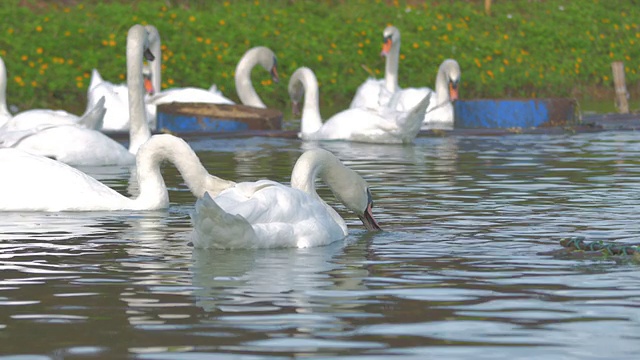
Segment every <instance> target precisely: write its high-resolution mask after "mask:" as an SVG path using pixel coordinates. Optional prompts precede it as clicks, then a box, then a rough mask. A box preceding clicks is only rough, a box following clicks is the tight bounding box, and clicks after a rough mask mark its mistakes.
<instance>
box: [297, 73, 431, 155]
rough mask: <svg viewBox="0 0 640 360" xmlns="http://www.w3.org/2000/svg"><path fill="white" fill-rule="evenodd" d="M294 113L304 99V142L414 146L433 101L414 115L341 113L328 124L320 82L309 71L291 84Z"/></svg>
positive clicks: (422, 104)
mask: <svg viewBox="0 0 640 360" xmlns="http://www.w3.org/2000/svg"><path fill="white" fill-rule="evenodd" d="M289 96H290V97H291V101H292V106H293V109H294V110H293V112H294V113H296V112H297V108H298V103H299V102H300V100H301V99H302V97H303V96H304V105H303V109H302V119H301V125H300V129H301V131H300V137H301V138H302V139H303V140H351V141H360V142H373V143H410V142H412V141H413V139H415V137H416V136H417V135H418V132H419V131H420V126H421V124H422V118H423V116H424V115H423V114H424V112H425V110H426V108H427V106H428V105H429V103H430V101H431V95H427V96H425V97H424V98H423V99H422V100H421V101H420V102H419V103H418V104H416V105H415V106H414V107H413V108H412V109H411V110H410V111H396V110H395V109H391V108H382V109H380V110H377V111H376V110H372V109H365V108H355V109H347V110H344V111H341V112H339V113H337V114H335V115H333V116H332V117H331V118H329V119H328V120H327V121H325V122H324V123H323V122H322V117H321V115H320V109H319V91H318V80H317V79H316V76H315V74H314V73H313V71H312V70H311V69H309V68H307V67H301V68H299V69H297V70H296V71H295V72H294V73H293V74H292V75H291V79H290V80H289Z"/></svg>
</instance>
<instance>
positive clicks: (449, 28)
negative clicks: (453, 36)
mask: <svg viewBox="0 0 640 360" xmlns="http://www.w3.org/2000/svg"><path fill="white" fill-rule="evenodd" d="M451 30H453V26H451V23H447V31H451Z"/></svg>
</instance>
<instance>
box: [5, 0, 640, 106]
mask: <svg viewBox="0 0 640 360" xmlns="http://www.w3.org/2000/svg"><path fill="white" fill-rule="evenodd" d="M413 3H419V4H413ZM623 8H624V9H623ZM0 15H1V16H2V18H3V22H2V24H0V33H1V34H2V35H3V36H2V37H0V55H1V56H2V57H3V59H4V60H5V63H6V66H7V71H8V85H7V100H8V103H9V104H15V105H17V106H18V107H19V108H20V109H28V108H33V107H52V108H62V109H67V110H71V111H74V112H81V111H82V110H84V107H85V103H86V88H87V86H88V83H89V75H90V72H91V69H92V68H97V69H98V70H100V72H101V74H102V75H103V77H104V78H105V79H107V80H110V81H113V82H123V81H124V78H125V56H124V55H125V42H126V33H127V30H128V28H129V27H130V26H131V25H133V24H135V23H143V24H146V23H149V24H153V25H155V26H156V27H157V28H158V29H159V31H160V34H161V36H162V41H163V54H162V57H163V68H164V69H163V87H172V86H199V87H209V86H210V85H211V84H212V83H215V84H217V85H218V87H219V88H220V89H221V90H222V91H223V92H224V93H225V94H226V95H228V96H229V97H231V98H232V99H236V100H237V96H236V94H235V87H234V83H233V72H234V69H235V65H236V63H237V61H238V60H239V58H240V57H241V56H242V54H243V53H244V52H245V51H246V50H247V49H248V48H250V47H252V46H257V45H265V46H268V47H270V48H271V49H273V50H274V51H275V52H276V54H277V56H278V61H279V63H278V65H279V70H280V75H281V79H282V82H281V83H280V84H272V83H271V82H270V81H269V80H268V79H269V77H268V74H266V73H265V72H263V71H258V70H256V71H254V73H253V79H254V86H255V87H256V88H257V91H258V93H259V94H260V95H261V96H262V97H263V99H264V101H265V103H266V104H267V105H269V106H270V107H275V108H280V109H285V108H286V107H288V104H289V101H288V96H287V91H286V84H287V82H288V79H289V75H290V74H291V73H292V72H293V71H294V70H295V69H296V68H297V67H299V66H302V65H305V66H309V67H311V68H312V69H313V70H314V71H315V72H316V75H317V77H318V80H319V82H320V84H321V89H320V91H321V101H322V102H321V108H322V109H323V110H322V112H323V115H330V114H331V113H332V112H333V111H334V110H337V109H341V108H344V107H346V106H347V105H348V103H349V102H350V100H351V97H352V96H353V94H354V92H355V89H356V88H357V86H358V85H359V84H360V83H362V82H363V81H364V80H365V79H366V77H368V76H370V75H374V76H376V77H382V76H383V71H384V59H383V58H381V57H380V56H379V52H380V46H381V41H382V30H383V28H384V27H385V26H386V25H387V24H393V25H395V26H397V27H398V28H399V29H400V30H401V32H402V48H401V62H400V78H399V82H400V85H401V86H403V87H409V86H429V87H433V85H434V82H435V75H436V72H437V68H438V66H439V64H440V63H441V62H442V60H444V59H445V58H455V59H457V60H458V62H459V63H460V66H461V69H462V73H463V77H462V84H461V97H462V98H476V97H484V98H487V97H495V98H503V97H558V96H571V97H575V98H577V99H579V100H592V99H607V100H608V99H613V84H612V79H611V62H613V61H615V60H621V61H624V63H625V66H626V78H627V86H628V89H629V90H630V92H631V94H632V98H637V97H638V95H639V93H640V91H639V90H640V81H639V75H638V72H639V71H640V46H639V45H640V26H639V24H638V23H640V20H638V19H640V7H638V6H631V5H629V4H628V3H627V2H625V1H616V0H611V1H604V0H600V1H597V0H581V1H578V0H574V1H562V0H539V1H535V0H513V1H499V2H495V4H494V5H493V7H492V8H491V15H490V16H488V15H487V14H485V12H484V6H483V1H479V0H476V1H462V0H460V1H427V2H424V3H423V2H409V3H404V2H395V1H365V0H354V1H310V0H309V1H300V0H289V1H285V0H272V1H266V0H252V1H178V0H174V1H170V0H148V1H126V2H125V1H73V0H59V1H30V0H5V1H3V2H2V4H0ZM632 108H633V107H632Z"/></svg>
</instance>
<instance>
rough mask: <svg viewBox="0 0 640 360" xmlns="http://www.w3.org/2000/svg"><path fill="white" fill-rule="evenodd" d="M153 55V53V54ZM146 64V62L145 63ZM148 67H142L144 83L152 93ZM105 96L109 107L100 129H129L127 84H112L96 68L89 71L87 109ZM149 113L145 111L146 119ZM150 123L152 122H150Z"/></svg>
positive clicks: (147, 91)
mask: <svg viewBox="0 0 640 360" xmlns="http://www.w3.org/2000/svg"><path fill="white" fill-rule="evenodd" d="M154 56H155V55H154ZM145 65H146V64H145ZM150 71H151V70H150V68H149V67H148V66H144V67H143V74H144V75H145V77H144V81H145V82H144V85H145V90H146V93H147V94H153V87H152V85H151V80H150ZM103 97H104V98H105V105H104V106H105V107H106V108H107V109H109V111H107V113H106V114H105V116H104V120H103V124H102V130H104V131H123V130H128V129H129V91H128V88H127V84H126V83H124V84H114V83H112V82H109V81H106V80H104V79H103V78H102V76H101V75H100V73H99V72H98V70H97V69H93V70H92V71H91V81H90V83H89V87H88V88H87V109H89V108H93V107H94V106H95V104H96V103H97V102H98V101H99V100H100V99H101V98H103ZM149 118H150V114H149V113H148V112H147V120H149ZM150 125H152V124H150Z"/></svg>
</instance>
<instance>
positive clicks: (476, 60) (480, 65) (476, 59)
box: [473, 58, 482, 67]
mask: <svg viewBox="0 0 640 360" xmlns="http://www.w3.org/2000/svg"><path fill="white" fill-rule="evenodd" d="M473 61H474V62H475V63H476V66H477V67H482V64H481V63H480V60H478V58H475V59H473Z"/></svg>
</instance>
